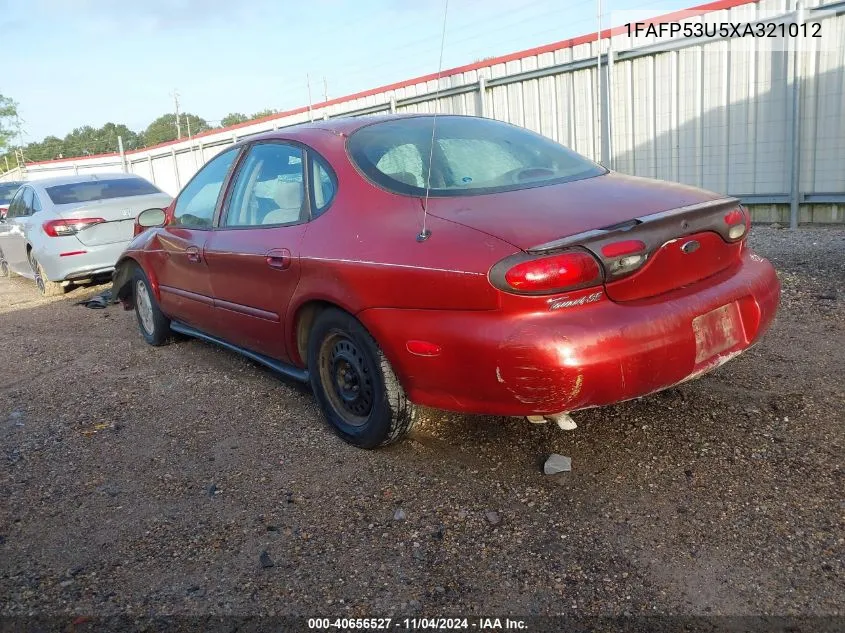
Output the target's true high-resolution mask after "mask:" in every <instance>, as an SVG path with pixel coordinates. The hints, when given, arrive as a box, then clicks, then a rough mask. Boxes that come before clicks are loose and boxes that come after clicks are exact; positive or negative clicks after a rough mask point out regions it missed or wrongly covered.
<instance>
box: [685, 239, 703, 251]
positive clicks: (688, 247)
mask: <svg viewBox="0 0 845 633" xmlns="http://www.w3.org/2000/svg"><path fill="white" fill-rule="evenodd" d="M699 246H701V244H700V243H699V242H698V241H697V240H690V241H689V242H684V243H683V244H681V250H682V251H683V252H684V253H686V254H687V255H689V254H690V253H694V252H695V251H697V250H698V247H699Z"/></svg>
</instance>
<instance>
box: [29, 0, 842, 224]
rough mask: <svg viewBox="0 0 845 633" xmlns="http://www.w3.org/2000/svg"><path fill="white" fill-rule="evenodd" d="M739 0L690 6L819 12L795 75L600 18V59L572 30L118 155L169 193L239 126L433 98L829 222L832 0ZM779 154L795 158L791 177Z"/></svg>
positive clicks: (838, 37) (761, 51) (765, 212)
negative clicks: (439, 71)
mask: <svg viewBox="0 0 845 633" xmlns="http://www.w3.org/2000/svg"><path fill="white" fill-rule="evenodd" d="M742 2H743V0H737V6H732V7H730V8H726V9H723V10H716V11H711V12H709V13H707V14H705V15H704V16H702V17H701V18H700V19H702V20H704V21H706V22H708V23H713V24H718V23H721V22H743V21H753V20H756V19H761V20H762V19H766V20H769V19H771V18H772V16H776V15H786V17H787V18H788V19H790V20H794V19H796V18H799V17H800V16H803V17H805V18H808V19H818V18H819V17H820V16H822V15H824V17H823V20H822V28H823V38H824V41H823V42H822V41H820V40H815V41H814V40H810V39H803V40H802V42H803V44H802V45H801V46H803V47H804V48H803V50H802V51H801V52H800V53H798V57H799V63H798V65H797V75H796V74H795V65H794V63H793V57H794V55H795V54H796V53H794V51H793V50H792V49H793V48H794V47H795V44H794V43H792V44H790V47H789V49H788V50H776V49H773V48H771V47H767V46H763V45H761V43H760V42H759V41H757V40H755V39H754V38H748V37H745V38H734V39H721V40H710V41H681V42H678V41H672V42H670V41H667V39H666V38H664V39H663V40H659V39H657V38H654V37H640V38H636V39H632V38H628V36H627V34H624V33H618V32H614V34H613V35H612V37H605V38H604V39H602V41H601V53H602V58H601V63H602V66H601V72H599V71H598V69H597V67H596V59H595V58H596V54H597V53H598V46H599V44H598V43H597V42H596V41H595V39H592V41H590V39H589V38H580V39H579V40H576V41H575V42H573V45H566V43H562V44H561V46H562V48H559V49H557V50H548V47H546V48H545V49H540V50H537V51H536V52H532V51H527V52H526V53H525V54H524V55H522V56H517V55H511V56H507V57H506V58H499V59H494V60H490V65H487V66H480V67H479V66H478V65H474V66H473V67H471V68H465V69H457V70H456V71H453V72H451V73H448V72H447V73H446V74H445V75H444V76H442V77H441V78H440V80H439V92H438V81H437V80H436V78H432V77H426V78H421V79H420V80H419V81H417V82H413V83H407V84H402V85H398V86H393V87H387V88H385V89H383V90H380V91H372V92H370V93H365V94H363V95H353V96H352V97H350V98H348V99H345V100H344V99H340V100H336V101H334V102H329V103H328V104H317V105H315V106H314V107H313V108H312V109H311V110H310V112H309V110H308V109H307V108H300V109H299V110H297V111H294V112H292V113H288V114H282V115H279V116H278V117H277V118H275V119H268V120H262V121H258V122H255V123H248V124H245V125H241V126H237V127H236V128H230V129H227V130H222V131H219V132H214V133H210V134H205V135H202V136H200V137H197V138H195V139H192V140H190V141H181V142H176V143H171V144H167V145H165V146H161V147H155V148H149V149H145V150H140V151H135V152H132V153H130V154H128V155H127V156H126V159H127V165H128V168H129V170H130V171H133V172H135V173H138V174H139V175H141V176H143V177H145V178H148V179H150V180H152V181H154V182H155V183H156V184H157V185H158V186H159V187H161V188H162V189H164V190H165V191H167V192H169V193H171V194H175V193H177V192H178V190H179V188H180V186H183V185H184V184H185V183H186V182H187V181H188V180H189V179H190V177H191V176H192V175H193V174H194V173H195V171H196V170H197V168H198V167H199V166H201V165H202V164H203V163H204V162H205V161H207V160H209V159H210V158H212V157H213V156H214V155H215V154H217V153H218V152H219V151H220V150H221V149H223V148H224V147H225V146H227V145H229V144H231V143H233V142H235V141H236V140H238V139H240V138H243V137H245V136H250V135H252V134H256V133H259V132H265V131H269V130H272V129H277V128H280V127H285V126H289V125H294V124H296V123H301V122H304V121H308V120H309V119H321V118H324V117H335V116H341V115H363V114H370V113H374V112H386V111H397V112H417V113H430V112H434V111H437V112H441V113H454V114H472V115H480V116H487V117H492V118H495V119H500V120H502V121H508V122H511V123H514V124H517V125H522V126H525V127H527V128H529V129H532V130H535V131H537V132H539V133H541V134H545V135H547V136H549V137H551V138H553V139H555V140H557V141H559V142H561V143H563V144H565V145H568V146H569V147H571V148H573V149H574V150H575V151H577V152H579V153H581V154H583V155H585V156H588V157H590V158H592V159H593V160H596V161H599V160H602V161H603V162H605V163H606V164H608V166H610V167H612V168H614V169H616V170H618V171H621V172H625V173H631V174H635V175H640V176H647V177H653V178H661V179H666V180H673V181H680V182H684V183H688V184H692V185H696V186H700V187H704V188H707V189H712V190H715V191H720V192H726V193H730V194H732V195H737V196H740V197H742V198H743V199H744V200H745V202H746V203H747V204H751V205H757V206H756V207H755V217H756V218H758V219H763V220H775V221H788V219H789V211H790V208H789V205H790V203H793V206H794V208H795V211H800V213H799V214H798V215H797V219H800V220H801V221H804V222H808V221H815V222H820V221H821V222H831V221H832V222H843V221H845V167H843V165H845V120H843V116H842V114H843V112H845V2H842V1H838V2H834V3H830V2H828V3H827V4H826V5H824V6H822V5H821V3H820V2H819V0H812V2H808V3H806V6H807V7H809V8H805V9H803V10H802V11H801V12H800V13H786V14H785V12H786V9H787V7H786V6H785V1H784V0H761V1H760V2H745V3H742ZM740 3H741V4H740ZM814 7H815V8H814ZM819 7H820V8H819ZM609 51H612V52H610V53H609ZM597 78H598V79H600V81H601V84H602V88H601V90H599V91H597V86H598V82H597ZM796 86H797V95H798V99H797V105H798V107H797V110H798V120H799V125H798V126H797V132H798V136H797V137H796V136H795V134H794V131H793V116H794V114H795V110H796V108H795V107H794V103H793V96H794V94H795V93H794V92H793V91H794V90H795V89H796ZM597 92H598V94H597ZM608 111H610V113H611V116H610V118H609V119H608V118H607V116H606V115H607V112H608ZM794 149H797V151H798V152H799V153H798V154H797V155H793V150H794ZM793 158H795V159H796V160H795V161H793ZM793 166H796V167H799V168H800V174H799V175H800V178H799V179H798V183H797V184H798V187H797V189H795V188H794V187H793V185H792V174H793ZM121 169H122V163H121V161H120V159H119V157H117V158H116V157H94V158H86V159H76V160H70V161H53V162H49V163H41V164H36V165H32V166H29V167H28V168H27V177H28V178H31V179H35V178H43V177H48V176H52V175H57V174H66V173H74V171H76V172H79V173H84V171H89V170H96V171H120V170H121Z"/></svg>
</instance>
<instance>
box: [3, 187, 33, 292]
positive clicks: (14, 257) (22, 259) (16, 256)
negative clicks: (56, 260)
mask: <svg viewBox="0 0 845 633" xmlns="http://www.w3.org/2000/svg"><path fill="white" fill-rule="evenodd" d="M31 214H32V188H31V187H21V188H20V189H19V190H18V192H17V193H16V194H15V197H14V198H12V201H11V202H10V203H9V212H8V214H7V215H6V222H5V223H3V224H2V225H0V250H2V251H3V258H4V259H5V260H6V262H7V263H8V264H9V268H10V269H11V270H12V271H14V272H16V273H18V274H20V275H25V276H27V277H32V276H33V272H32V267H31V266H30V265H29V258H28V257H27V253H26V228H27V224H28V222H29V219H30V215H31Z"/></svg>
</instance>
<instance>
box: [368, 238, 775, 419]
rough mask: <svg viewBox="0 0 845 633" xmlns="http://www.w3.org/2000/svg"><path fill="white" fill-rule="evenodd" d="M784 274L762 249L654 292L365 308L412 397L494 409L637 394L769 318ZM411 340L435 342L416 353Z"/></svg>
mask: <svg viewBox="0 0 845 633" xmlns="http://www.w3.org/2000/svg"><path fill="white" fill-rule="evenodd" d="M779 297H780V284H779V282H778V279H777V275H776V273H775V271H774V268H773V267H772V266H771V264H769V262H768V261H766V260H765V259H763V258H762V257H759V256H758V255H756V254H754V253H753V252H752V251H750V250H748V249H746V250H745V251H744V253H743V256H742V260H741V262H740V263H739V264H737V265H736V266H734V267H733V268H731V269H729V270H726V271H722V272H721V273H718V274H717V275H714V276H712V277H710V278H708V279H705V280H703V281H700V282H698V283H696V284H694V285H693V286H689V287H687V288H684V289H679V290H675V291H672V292H669V293H666V294H663V295H660V296H657V297H653V298H650V299H643V300H638V301H631V302H627V303H614V302H613V301H611V300H609V299H607V297H606V295H604V294H603V293H602V295H601V297H600V298H599V299H598V300H595V301H594V302H592V303H585V304H583V305H576V306H572V307H566V308H564V309H558V310H554V311H550V310H549V309H548V304H545V303H544V304H533V305H535V306H536V305H541V307H542V309H536V308H535V309H533V310H532V311H529V312H525V311H522V312H509V311H505V310H498V311H493V312H457V311H451V312H450V311H431V310H397V309H371V310H365V311H363V312H362V313H361V314H360V315H359V318H360V319H361V321H362V322H363V323H364V325H365V326H366V327H367V328H368V329H369V330H370V332H371V333H372V334H373V336H374V337H375V338H376V340H377V341H378V342H379V343H380V345H381V346H382V348H383V350H384V352H385V354H386V355H387V357H388V359H389V360H390V361H391V363H392V365H393V366H394V368H395V370H396V372H397V374H398V376H399V378H400V380H401V381H402V384H403V385H404V387H405V389H406V391H407V392H408V395H409V397H410V398H411V400H412V401H414V402H416V403H418V404H422V405H426V406H432V407H436V408H441V409H447V410H455V411H461V412H466V413H481V414H489V415H530V414H544V413H557V412H561V411H574V410H578V409H583V408H588V407H594V406H602V405H608V404H613V403H617V402H621V401H624V400H628V399H631V398H637V397H640V396H643V395H647V394H649V393H653V392H655V391H660V390H662V389H666V388H668V387H671V386H673V385H676V384H678V383H680V382H683V381H686V380H690V379H692V378H695V377H697V376H699V375H701V374H703V373H705V372H707V371H710V370H711V369H714V368H715V367H718V366H719V365H721V364H722V363H724V362H726V361H727V360H729V359H731V358H733V357H734V356H736V355H737V354H739V353H741V352H742V351H744V350H745V349H747V348H748V347H750V346H751V345H753V344H754V343H755V342H757V341H758V340H759V339H760V337H761V336H762V335H763V334H764V333H765V332H766V330H768V328H769V326H770V324H771V321H772V319H773V318H774V315H775V312H776V311H777V306H778V302H779ZM408 340H425V341H430V342H433V343H436V344H437V345H439V346H441V348H442V351H441V352H440V354H439V355H437V356H427V357H423V356H416V355H414V354H412V353H410V352H409V351H408V350H407V347H406V346H407V341H408Z"/></svg>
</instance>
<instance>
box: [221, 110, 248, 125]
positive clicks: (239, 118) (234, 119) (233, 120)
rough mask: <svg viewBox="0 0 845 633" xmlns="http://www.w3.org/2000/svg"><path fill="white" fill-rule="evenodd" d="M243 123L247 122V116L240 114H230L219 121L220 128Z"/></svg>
mask: <svg viewBox="0 0 845 633" xmlns="http://www.w3.org/2000/svg"><path fill="white" fill-rule="evenodd" d="M244 121H249V117H248V116H247V115H245V114H241V113H240V112H230V113H229V114H227V115H226V116H224V117H223V118H222V119H221V120H220V125H221V126H222V127H229V126H230V125H237V124H238V123H243V122H244Z"/></svg>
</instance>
